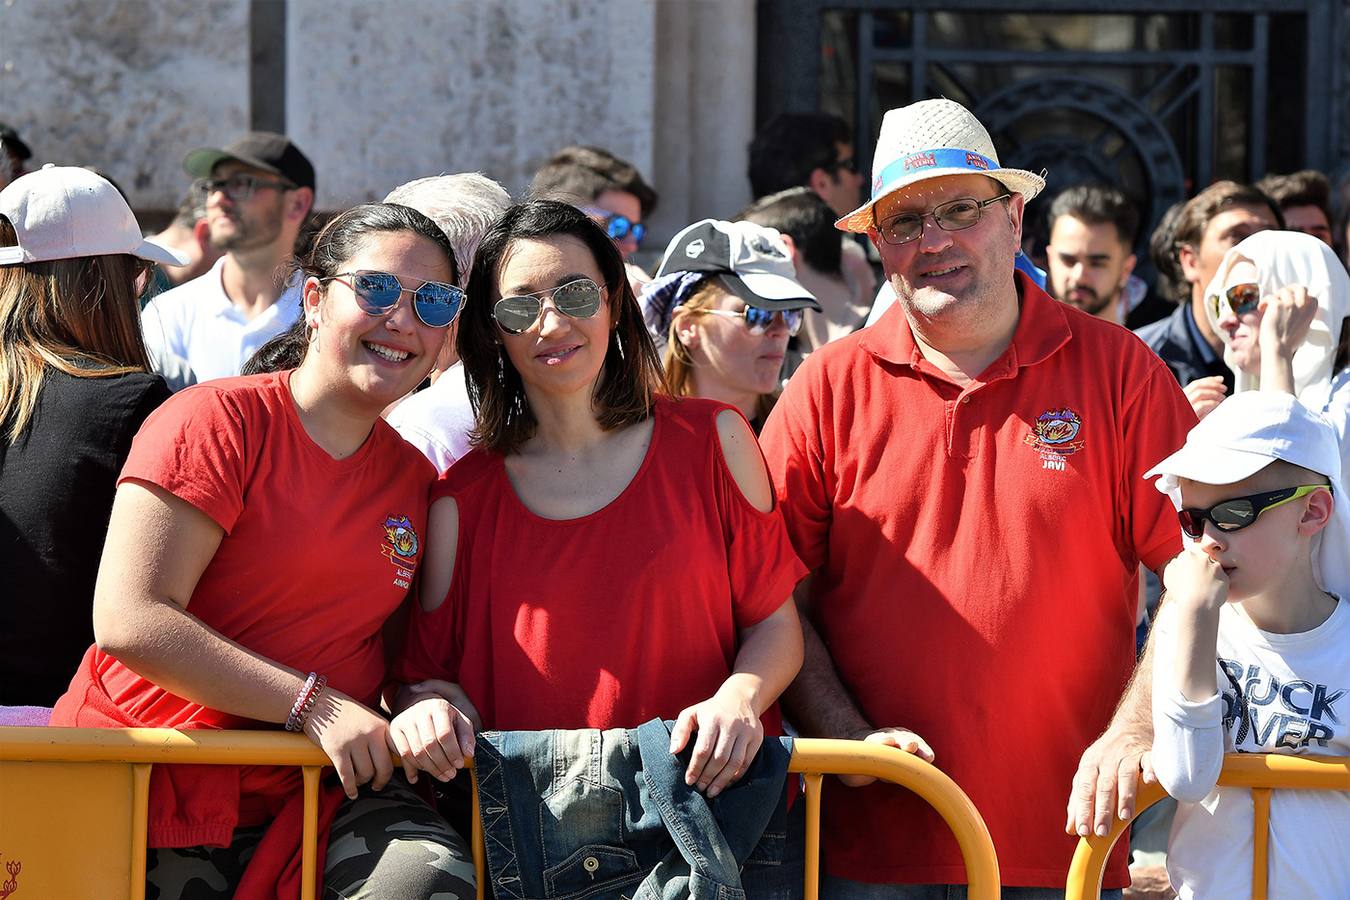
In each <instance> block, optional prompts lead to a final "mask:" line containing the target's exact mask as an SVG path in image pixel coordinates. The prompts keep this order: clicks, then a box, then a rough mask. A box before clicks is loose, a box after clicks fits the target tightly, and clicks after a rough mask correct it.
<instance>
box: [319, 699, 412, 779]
mask: <svg viewBox="0 0 1350 900" xmlns="http://www.w3.org/2000/svg"><path fill="white" fill-rule="evenodd" d="M304 731H305V736H306V737H308V738H309V739H310V740H311V741H313V742H314V743H316V744H318V745H319V748H320V749H322V750H323V752H324V753H327V754H328V758H329V759H331V760H332V761H333V768H335V769H336V770H337V775H338V778H339V779H340V780H341V781H342V790H343V791H344V792H345V793H346V794H347V796H348V797H349V798H351V799H353V800H355V799H356V789H357V787H359V786H360V785H363V784H365V783H366V782H367V781H369V782H370V786H371V787H372V788H374V789H375V790H377V791H378V790H380V789H382V788H383V787H384V786H385V785H386V784H388V783H389V778H390V776H392V775H393V774H394V763H393V761H392V760H390V758H389V747H388V743H389V723H388V722H386V721H385V720H384V717H383V716H381V715H379V714H378V713H376V712H373V711H372V710H370V709H367V708H366V707H365V706H363V705H362V704H360V703H358V702H357V701H355V700H353V699H352V698H351V697H348V696H347V695H346V694H344V693H342V692H341V691H335V690H333V689H332V688H326V689H324V691H323V693H322V694H320V695H319V700H318V702H317V703H315V704H314V711H313V712H311V713H310V714H309V718H308V719H306V720H305V726H304Z"/></svg>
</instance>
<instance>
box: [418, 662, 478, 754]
mask: <svg viewBox="0 0 1350 900" xmlns="http://www.w3.org/2000/svg"><path fill="white" fill-rule="evenodd" d="M406 690H407V691H408V692H409V693H410V694H411V695H413V696H414V697H416V696H417V695H418V694H439V695H440V696H442V697H444V698H445V699H446V700H449V701H450V704H451V705H452V706H454V708H455V709H457V710H459V711H460V712H462V713H464V715H465V717H466V718H468V720H469V722H470V723H472V725H473V730H474V731H482V730H483V717H482V716H480V715H479V714H478V707H476V706H474V705H473V701H472V700H470V699H469V695H468V694H467V693H465V692H464V688H462V687H460V686H459V685H458V684H456V683H455V682H453V681H442V680H441V679H439V678H428V679H427V680H426V681H419V682H416V683H415V684H410V685H408V686H407V688H406ZM470 755H472V754H470Z"/></svg>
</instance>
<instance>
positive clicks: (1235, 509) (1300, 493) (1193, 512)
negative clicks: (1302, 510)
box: [1177, 484, 1330, 541]
mask: <svg viewBox="0 0 1350 900" xmlns="http://www.w3.org/2000/svg"><path fill="white" fill-rule="evenodd" d="M1318 488H1326V489H1327V490H1330V488H1329V487H1328V486H1327V485H1325V484H1305V485H1303V486H1302V487H1288V488H1281V489H1280V490H1278V491H1266V492H1265V493H1263V494H1252V495H1250V496H1247V497H1234V498H1233V499H1231V500H1225V501H1223V502H1222V503H1216V504H1214V505H1213V506H1211V507H1210V508H1209V509H1198V508H1187V509H1182V510H1179V511H1178V512H1177V518H1178V519H1180V520H1181V530H1182V531H1184V532H1185V533H1186V535H1187V537H1190V538H1193V539H1195V540H1197V541H1198V540H1199V539H1200V538H1201V537H1203V536H1204V533H1205V522H1206V521H1209V522H1213V523H1214V527H1215V528H1217V529H1219V530H1220V531H1224V532H1228V531H1241V530H1242V529H1244V528H1246V527H1247V526H1248V525H1251V524H1252V523H1253V522H1255V521H1256V519H1257V517H1258V516H1260V515H1261V513H1263V512H1265V511H1266V510H1268V509H1274V508H1275V507H1277V506H1283V505H1284V504H1286V503H1292V502H1293V501H1295V500H1297V499H1298V498H1299V497H1306V496H1307V495H1309V494H1311V493H1312V492H1313V491H1315V490H1317V489H1318Z"/></svg>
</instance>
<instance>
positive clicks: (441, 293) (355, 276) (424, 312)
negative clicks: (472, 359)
mask: <svg viewBox="0 0 1350 900" xmlns="http://www.w3.org/2000/svg"><path fill="white" fill-rule="evenodd" d="M343 278H350V279H351V284H349V285H347V286H348V287H350V288H351V289H352V293H353V294H355V295H356V305H357V306H359V307H361V311H362V312H364V313H366V314H367V315H371V316H383V315H388V313H389V311H390V310H392V309H393V308H394V307H395V306H397V305H398V300H399V298H400V297H402V296H403V295H404V294H412V295H413V312H414V313H416V314H417V318H418V319H419V320H421V322H422V324H423V325H426V326H428V327H430V328H445V327H447V326H448V325H449V324H450V323H451V322H453V321H455V317H456V316H458V315H459V311H460V309H462V308H463V307H464V292H463V291H462V290H460V289H459V288H457V287H455V286H454V285H453V284H446V283H445V282H443V281H424V282H422V284H421V286H419V287H418V288H417V289H416V290H409V289H408V288H405V287H404V286H403V285H402V284H400V283H399V280H398V276H397V275H393V274H391V273H389V272H365V271H361V272H339V273H337V274H336V275H334V276H333V277H331V278H325V279H324V281H342V279H343ZM342 283H343V284H347V282H345V281H343V282H342Z"/></svg>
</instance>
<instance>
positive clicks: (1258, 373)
mask: <svg viewBox="0 0 1350 900" xmlns="http://www.w3.org/2000/svg"><path fill="white" fill-rule="evenodd" d="M1205 299H1206V303H1205V312H1206V314H1207V315H1208V316H1209V320H1210V324H1211V325H1212V326H1213V327H1214V330H1215V332H1216V333H1218V334H1219V335H1220V336H1221V337H1222V338H1223V341H1224V345H1225V348H1224V361H1225V362H1227V363H1228V365H1229V367H1230V368H1232V370H1233V375H1234V382H1235V388H1236V392H1237V393H1241V392H1242V391H1249V390H1255V389H1262V390H1276V391H1284V392H1285V393H1290V394H1294V395H1295V396H1297V397H1298V398H1299V400H1300V401H1302V402H1303V404H1304V405H1305V406H1307V407H1309V408H1310V409H1313V410H1315V411H1317V412H1321V413H1322V414H1323V415H1325V416H1326V417H1327V418H1328V419H1330V420H1331V421H1332V424H1333V425H1335V426H1336V431H1337V435H1338V437H1339V438H1340V441H1341V449H1342V454H1343V455H1344V454H1345V453H1346V451H1347V450H1350V441H1348V440H1347V425H1348V424H1350V370H1347V368H1346V366H1347V363H1350V353H1347V349H1348V348H1347V347H1346V346H1345V344H1346V341H1345V338H1346V337H1347V336H1350V334H1347V329H1346V328H1345V327H1344V326H1345V324H1346V323H1345V319H1346V316H1350V275H1347V274H1346V270H1345V267H1344V266H1343V265H1342V264H1341V261H1340V260H1339V259H1337V258H1336V254H1335V252H1334V251H1332V250H1331V248H1329V247H1328V246H1327V245H1326V244H1324V243H1323V242H1322V241H1319V240H1318V239H1316V238H1313V237H1310V236H1308V235H1306V234H1302V233H1300V232H1295V231H1263V232H1259V233H1257V234H1254V235H1252V236H1251V237H1249V238H1247V239H1246V240H1244V241H1242V242H1241V243H1239V244H1238V245H1237V246H1235V247H1233V248H1232V249H1231V250H1229V251H1228V253H1227V254H1225V256H1224V258H1223V262H1222V263H1221V264H1220V266H1219V270H1218V273H1217V274H1216V275H1215V276H1214V280H1213V281H1211V282H1210V284H1209V289H1208V290H1207V291H1206V292H1205ZM1197 412H1200V411H1199V410H1197Z"/></svg>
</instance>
